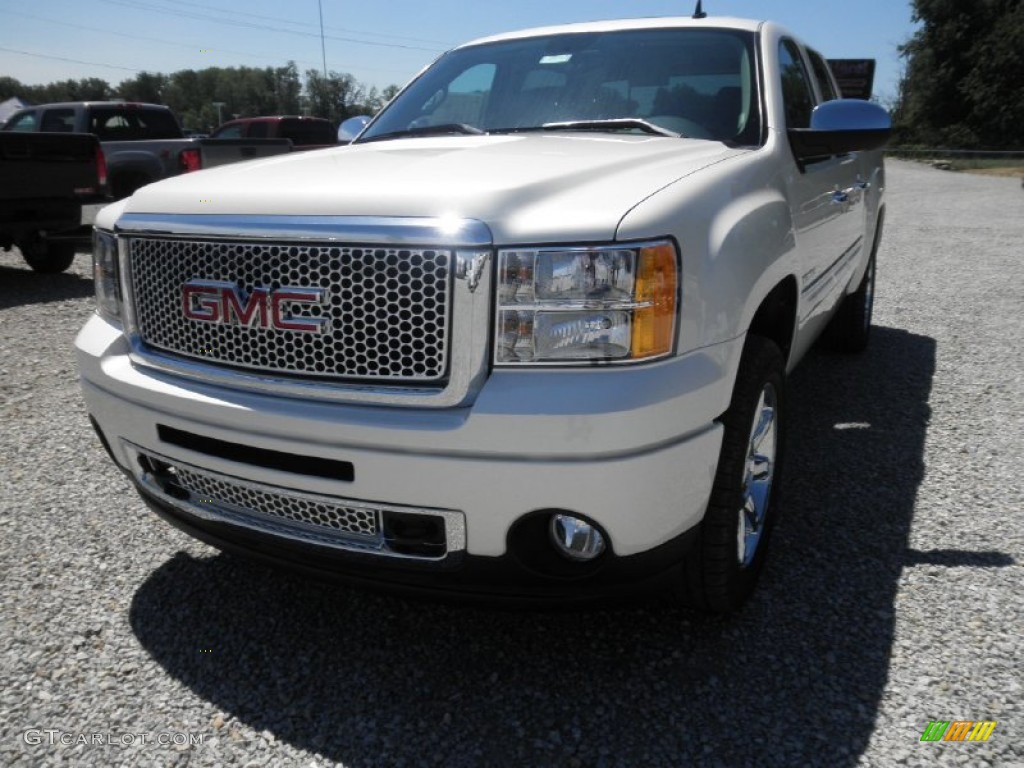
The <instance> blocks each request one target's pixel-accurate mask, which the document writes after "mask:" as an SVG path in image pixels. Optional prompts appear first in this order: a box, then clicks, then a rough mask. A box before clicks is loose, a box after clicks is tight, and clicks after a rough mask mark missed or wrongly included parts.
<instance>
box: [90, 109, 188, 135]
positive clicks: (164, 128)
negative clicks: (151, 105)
mask: <svg viewBox="0 0 1024 768" xmlns="http://www.w3.org/2000/svg"><path fill="white" fill-rule="evenodd" d="M89 133H95V134H96V135H97V136H98V137H99V138H100V140H101V141H135V140H138V139H180V138H181V128H179V127H178V122H177V121H176V120H175V119H174V116H173V115H172V114H171V113H170V112H168V111H166V110H162V109H146V108H134V107H98V108H96V109H93V110H92V111H91V112H90V114H89Z"/></svg>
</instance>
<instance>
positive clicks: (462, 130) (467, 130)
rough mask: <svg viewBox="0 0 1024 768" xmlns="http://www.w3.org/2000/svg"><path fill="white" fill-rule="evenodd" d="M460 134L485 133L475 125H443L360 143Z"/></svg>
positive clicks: (395, 133) (364, 140) (373, 137)
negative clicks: (406, 137)
mask: <svg viewBox="0 0 1024 768" xmlns="http://www.w3.org/2000/svg"><path fill="white" fill-rule="evenodd" d="M453 133H454V134H460V135H465V136H481V135H483V131H481V130H480V129H479V128H477V127H476V126H474V125H469V124H467V123H441V124H439V125H420V126H417V127H416V128H406V129H404V130H401V131H390V132H388V133H382V134H380V135H378V136H368V137H367V138H365V139H361V140H360V141H359V143H360V144H365V143H366V142H369V141H383V140H384V139H400V138H403V137H405V136H444V135H449V134H453Z"/></svg>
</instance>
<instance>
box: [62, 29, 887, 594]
mask: <svg viewBox="0 0 1024 768" xmlns="http://www.w3.org/2000/svg"><path fill="white" fill-rule="evenodd" d="M837 94H838V91H837V89H836V84H835V82H834V80H833V78H832V76H831V74H830V72H829V68H828V66H827V65H826V63H825V60H824V59H822V57H821V56H820V55H819V54H818V53H816V52H815V51H813V50H812V49H810V48H807V47H805V46H804V45H802V44H801V43H800V42H799V41H798V40H797V39H796V38H794V37H793V36H792V35H790V34H789V33H788V32H787V31H786V30H784V29H782V28H780V27H779V26H777V25H775V24H772V23H762V22H755V21H746V20H735V19H724V18H692V19H691V18H660V19H643V20H627V21H607V22H599V23H591V24H582V25H572V26H563V27H554V28H547V29H538V30H531V31H527V32H519V33H515V34H508V35H501V36H497V37H491V38H487V39H484V40H478V41H476V42H473V43H470V44H467V45H464V46H461V47H458V48H456V49H454V50H452V51H450V52H448V53H446V54H445V55H443V56H441V57H440V58H439V59H438V60H437V61H436V62H435V63H434V64H433V65H432V66H430V67H429V68H427V69H426V70H425V71H424V72H423V73H422V74H420V75H419V76H418V77H417V78H416V79H415V80H413V81H412V82H411V83H410V84H409V85H408V86H407V87H406V88H405V89H404V90H403V91H402V92H401V93H400V94H399V95H398V96H397V97H396V98H395V99H394V100H393V101H392V102H391V103H390V104H389V105H388V107H387V108H386V109H384V110H383V111H382V112H381V113H380V114H378V115H377V116H376V117H375V118H374V119H373V120H370V121H365V120H364V121H361V122H360V124H359V127H360V128H361V132H360V133H359V134H358V136H357V137H356V138H355V140H354V141H353V143H351V144H350V145H348V146H343V147H339V148H337V149H329V150H324V151H320V152H315V153H303V154H301V155H286V156H282V157H278V158H271V159H268V160H264V161H254V162H251V163H245V164H242V165H237V166H228V167H225V168H218V169H213V170H210V171H203V172H201V173H196V174H188V175H186V176H181V177H177V178H174V179H170V180H167V181H164V182H161V183H158V184H153V185H150V186H147V187H145V188H143V189H141V190H139V191H138V192H137V193H136V194H135V195H134V196H133V197H131V198H129V199H127V200H124V201H121V202H119V203H116V204H114V205H111V206H109V207H107V208H105V209H104V210H103V211H102V212H101V213H100V214H99V215H98V216H97V218H96V225H95V247H94V259H95V271H96V292H97V301H98V311H97V313H96V315H95V316H93V317H92V318H91V319H90V320H89V321H88V323H87V325H86V326H85V328H84V329H83V330H82V332H81V333H80V335H79V336H78V339H77V341H76V346H77V351H78V361H79V366H80V370H81V376H82V386H83V389H84V394H85V400H86V403H87V405H88V410H89V413H90V415H91V419H92V421H93V424H94V426H95V428H96V430H97V432H98V433H99V435H100V438H101V440H102V442H103V444H104V445H105V446H106V448H107V450H108V451H109V453H110V455H111V457H112V458H113V460H114V461H115V462H117V464H118V466H119V467H120V468H121V469H122V470H123V471H124V472H125V473H126V474H127V475H128V476H129V477H130V478H131V480H132V481H133V483H134V484H135V486H136V488H137V489H138V491H139V492H140V493H141V495H142V497H143V498H144V499H145V500H146V501H147V502H148V503H149V505H150V506H151V507H152V508H153V509H154V510H155V511H156V512H157V513H158V514H160V515H161V516H163V517H164V518H166V519H167V520H169V521H170V522H172V523H173V524H175V525H177V526H179V527H180V528H182V529H184V530H185V531H187V532H189V533H191V534H193V535H194V536H196V537H198V538H199V539H202V540H204V541H206V542H209V543H211V544H213V545H214V546H216V547H219V548H222V549H224V550H228V551H235V552H240V553H244V554H247V555H251V556H255V557H257V558H261V559H263V560H266V561H270V562H272V563H278V564H282V565H287V566H290V567H292V568H296V569H299V570H301V571H304V572H306V573H309V574H315V575H319V576H329V577H337V578H341V579H346V580H349V581H354V582H358V583H364V584H368V585H370V584H373V585H378V586H383V587H390V588H395V589H405V590H409V591H414V592H415V591H422V592H431V593H435V594H438V593H439V594H451V595H463V596H477V597H482V598H485V599H494V598H507V599H513V600H516V599H529V600H539V601H554V600H580V599H583V600H585V599H590V598H597V597H603V596H607V595H618V594H627V593H633V592H635V591H644V590H648V591H649V590H660V591H661V592H663V593H664V594H665V595H671V596H673V597H675V598H677V599H680V600H682V601H684V602H686V603H688V604H690V605H694V606H697V607H699V608H702V609H704V610H711V611H719V612H725V611H730V610H733V609H735V608H737V607H738V606H739V605H740V604H741V603H742V602H743V600H744V599H745V598H746V597H747V596H748V594H749V593H750V591H751V589H752V588H753V586H754V582H755V581H756V578H757V575H758V573H759V571H760V570H761V567H762V565H763V562H764V557H765V553H766V548H767V544H768V536H769V533H770V531H771V527H772V524H773V521H774V520H775V518H776V516H777V514H778V510H777V509H776V503H775V497H776V494H777V490H778V485H779V477H780V471H781V468H782V463H783V447H784V435H785V429H786V409H787V402H786V376H787V373H788V372H789V371H790V370H791V369H792V368H793V367H794V366H795V365H796V364H797V362H798V361H799V360H800V358H801V357H802V356H803V355H804V353H805V352H806V351H807V349H808V348H809V347H810V346H811V344H812V343H813V342H814V341H815V339H816V338H817V337H819V335H821V334H822V332H825V331H827V333H828V336H829V337H830V341H831V343H833V344H834V345H836V346H838V347H840V348H843V349H845V350H848V351H858V350H860V349H863V347H864V346H865V344H866V343H867V341H868V334H869V329H870V324H871V308H872V297H873V285H874V274H875V270H874V264H875V253H876V251H877V248H878V242H879V238H880V234H881V231H882V220H883V216H884V189H885V176H884V170H883V165H882V156H881V152H880V151H879V149H880V147H881V146H882V145H883V144H884V143H885V141H886V140H887V137H888V134H889V128H890V123H889V118H888V115H887V114H886V112H885V111H884V110H882V109H881V108H879V107H877V106H875V105H873V104H870V103H867V102H863V101H851V100H841V99H839V98H838V95H837Z"/></svg>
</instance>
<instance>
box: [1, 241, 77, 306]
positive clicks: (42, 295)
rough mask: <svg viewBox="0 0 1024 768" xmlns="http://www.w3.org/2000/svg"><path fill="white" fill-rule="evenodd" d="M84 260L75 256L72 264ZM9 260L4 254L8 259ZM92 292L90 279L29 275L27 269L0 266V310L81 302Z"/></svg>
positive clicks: (72, 276)
mask: <svg viewBox="0 0 1024 768" xmlns="http://www.w3.org/2000/svg"><path fill="white" fill-rule="evenodd" d="M88 258H89V257H88V256H86V255H83V254H78V255H77V256H76V257H75V259H76V261H77V260H79V259H86V260H88ZM10 259H11V257H10V255H8V260H10ZM93 290H94V289H93V282H92V278H91V277H84V276H82V275H78V274H76V273H74V272H61V273H58V274H56V275H44V274H40V273H38V272H33V271H32V270H31V269H29V268H28V267H27V266H20V267H15V266H10V265H8V264H0V309H10V308H12V307H20V306H25V305H28V304H46V303H48V302H53V301H66V300H68V299H82V298H85V297H87V296H91V295H92V294H93Z"/></svg>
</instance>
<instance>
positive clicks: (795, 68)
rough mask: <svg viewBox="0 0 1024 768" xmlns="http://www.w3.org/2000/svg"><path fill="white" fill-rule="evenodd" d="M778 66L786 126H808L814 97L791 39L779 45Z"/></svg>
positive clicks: (798, 53) (797, 51)
mask: <svg viewBox="0 0 1024 768" xmlns="http://www.w3.org/2000/svg"><path fill="white" fill-rule="evenodd" d="M779 66H780V68H781V70H782V100H783V103H784V104H785V107H786V127H787V128H808V127H810V125H811V110H812V109H813V108H814V97H813V96H812V95H811V86H810V83H809V82H808V79H807V72H806V71H805V70H804V64H803V61H802V60H801V58H800V49H799V48H797V46H796V43H794V42H793V41H792V40H783V41H782V43H781V44H780V46H779Z"/></svg>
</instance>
